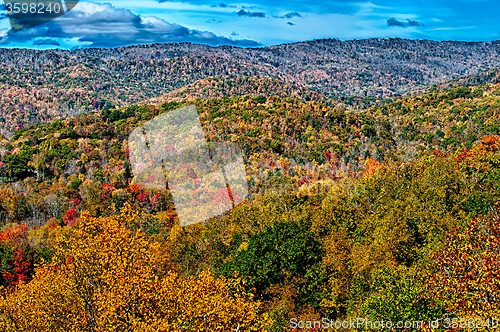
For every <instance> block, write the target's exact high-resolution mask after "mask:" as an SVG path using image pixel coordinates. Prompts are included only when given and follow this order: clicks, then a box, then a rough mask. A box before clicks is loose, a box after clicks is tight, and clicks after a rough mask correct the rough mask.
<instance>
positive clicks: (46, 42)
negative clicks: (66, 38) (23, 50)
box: [33, 39, 61, 46]
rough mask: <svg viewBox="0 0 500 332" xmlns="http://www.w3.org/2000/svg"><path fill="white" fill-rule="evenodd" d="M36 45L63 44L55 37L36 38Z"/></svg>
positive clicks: (34, 43)
mask: <svg viewBox="0 0 500 332" xmlns="http://www.w3.org/2000/svg"><path fill="white" fill-rule="evenodd" d="M36 45H55V46H59V45H61V44H60V43H59V42H58V41H57V40H55V39H36V40H35V41H34V42H33V46H36Z"/></svg>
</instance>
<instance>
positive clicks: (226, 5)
mask: <svg viewBox="0 0 500 332" xmlns="http://www.w3.org/2000/svg"><path fill="white" fill-rule="evenodd" d="M210 7H219V8H236V6H229V5H228V4H226V3H222V2H221V3H220V4H218V5H211V6H210Z"/></svg>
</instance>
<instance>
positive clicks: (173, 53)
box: [0, 39, 500, 136]
mask: <svg viewBox="0 0 500 332" xmlns="http://www.w3.org/2000/svg"><path fill="white" fill-rule="evenodd" d="M499 51H500V43H498V42H488V43H465V42H434V41H427V40H403V39H387V40H386V39H367V40H353V41H345V42H341V41H338V40H331V39H328V40H316V41H309V42H302V43H296V44H284V45H279V46H272V47H266V48H256V49H251V48H237V47H228V46H224V47H209V46H205V45H195V44H189V43H184V44H164V45H160V44H156V45H147V46H133V47H123V48H116V49H79V50H72V51H62V50H49V51H36V50H24V49H12V50H10V49H1V50H0V125H1V126H0V131H2V133H4V134H7V136H8V135H9V134H10V133H11V132H13V131H14V130H16V129H20V128H24V127H27V126H29V125H30V124H32V123H36V122H43V123H45V122H48V121H50V120H51V119H55V118H58V117H61V118H67V117H71V116H74V115H76V114H79V113H82V112H92V111H97V110H102V109H103V108H104V107H115V106H118V107H125V106H129V105H132V104H136V103H138V102H140V101H143V100H146V99H150V98H154V97H160V96H163V95H165V94H167V93H170V92H172V91H174V90H176V89H179V88H182V87H184V86H186V85H188V84H193V83H194V82H196V81H197V80H200V79H205V78H207V77H211V76H231V75H234V76H258V77H272V78H276V79H279V80H281V81H283V82H284V83H285V84H293V85H296V86H298V87H301V88H304V89H310V90H313V91H315V92H317V93H320V94H323V95H325V96H326V97H328V98H336V99H340V101H341V102H343V103H345V104H347V105H350V106H352V107H355V108H356V107H358V108H363V107H365V106H366V105H371V104H373V103H376V102H381V101H383V100H385V99H387V98H394V97H397V96H399V95H402V94H405V93H410V92H411V91H413V90H414V89H417V88H422V87H426V86H427V85H429V84H433V83H436V84H437V83H440V82H445V81H449V80H452V79H456V78H459V77H462V76H467V75H475V74H478V73H481V72H483V71H487V70H491V69H493V68H498V67H500V58H499V56H498V54H499ZM471 82H472V83H476V84H485V83H491V82H484V81H483V82H481V83H479V82H474V80H472V81H471ZM223 94H224V95H228V94H229V93H228V91H224V93H223ZM309 94H310V93H309Z"/></svg>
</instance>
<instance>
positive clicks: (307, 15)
mask: <svg viewBox="0 0 500 332" xmlns="http://www.w3.org/2000/svg"><path fill="white" fill-rule="evenodd" d="M12 1H15V0H4V3H5V4H8V3H10V2H12ZM18 1H25V2H26V1H33V2H36V1H41V0H18ZM54 1H55V0H54ZM57 1H59V0H57ZM68 2H69V1H68V0H66V3H67V6H68V7H70V5H69V4H68ZM0 7H1V8H0V47H2V48H33V49H50V48H60V49H73V48H83V47H120V46H128V45H139V44H150V43H169V42H193V43H198V44H207V45H212V46H218V45H234V46H241V47H264V46H271V45H279V44H284V43H294V42H300V41H306V40H314V39H322V38H335V39H340V40H353V39H367V38H396V37H398V38H408V39H429V40H437V41H441V40H458V41H492V40H500V20H499V19H498V16H499V14H500V1H498V0H418V1H397V0H372V1H362V0H356V1H352V0H335V1H329V0H322V1H317V0H307V1H303V0H301V1H299V0H287V1H285V0H273V1H263V0H247V1H232V0H227V1H226V0H187V1H175V0H173V1H171V0H135V1H129V0H110V1H106V2H101V1H79V2H78V3H77V4H76V6H74V7H73V8H72V9H71V10H70V11H68V12H67V13H66V14H64V15H62V16H60V17H57V18H55V19H53V20H51V21H49V22H46V23H43V24H40V25H38V26H35V27H32V28H28V29H25V30H23V31H19V32H14V31H13V30H12V29H11V25H10V20H9V18H8V16H7V14H6V13H7V11H6V7H5V5H0ZM30 19H31V18H30ZM42 19H43V18H42ZM33 22H34V21H33V20H32V21H31V23H28V24H32V23H33Z"/></svg>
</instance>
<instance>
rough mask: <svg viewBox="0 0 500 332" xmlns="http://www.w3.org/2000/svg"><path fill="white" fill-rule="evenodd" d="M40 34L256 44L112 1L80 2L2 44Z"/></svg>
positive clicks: (121, 41) (97, 43)
mask: <svg viewBox="0 0 500 332" xmlns="http://www.w3.org/2000/svg"><path fill="white" fill-rule="evenodd" d="M39 38H46V39H56V38H63V39H69V38H77V40H78V41H80V42H82V43H85V44H86V45H85V46H84V47H120V46H126V45H140V44H151V43H176V42H192V43H199V44H207V45H213V46H217V45H235V46H243V47H255V46H260V45H261V44H260V43H258V42H256V41H253V40H248V39H240V40H233V39H231V38H227V37H224V36H217V35H216V34H214V33H212V32H209V31H199V30H192V29H189V28H187V27H184V26H181V25H179V24H173V23H168V22H166V21H164V20H162V19H159V18H156V17H143V16H140V15H136V14H134V13H132V12H131V11H130V10H128V9H122V8H116V7H114V6H113V5H111V4H97V3H89V2H80V4H79V5H78V7H76V8H75V9H73V10H72V11H70V12H68V13H67V14H66V15H64V16H62V17H60V18H59V19H57V20H55V21H51V22H48V23H46V24H44V25H41V26H38V27H35V28H32V29H29V30H26V31H22V32H18V33H13V32H12V30H9V32H8V33H7V34H6V35H4V36H3V37H0V45H1V46H7V45H9V44H12V43H23V42H29V41H35V40H37V39H39Z"/></svg>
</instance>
